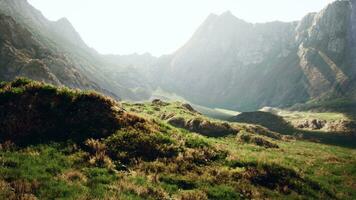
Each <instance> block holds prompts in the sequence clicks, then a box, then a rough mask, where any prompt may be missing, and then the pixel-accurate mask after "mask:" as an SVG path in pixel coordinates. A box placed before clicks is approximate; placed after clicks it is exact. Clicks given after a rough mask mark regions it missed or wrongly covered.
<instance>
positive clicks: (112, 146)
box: [105, 129, 180, 163]
mask: <svg viewBox="0 0 356 200" xmlns="http://www.w3.org/2000/svg"><path fill="white" fill-rule="evenodd" d="M105 142H106V144H107V146H108V149H109V151H110V155H112V156H113V157H116V158H117V159H119V160H121V161H122V162H124V163H129V162H131V161H133V160H134V159H143V160H145V161H152V160H155V159H156V158H159V157H174V156H176V155H177V154H178V152H179V150H180V148H179V147H178V146H177V145H176V142H175V141H173V140H172V139H171V138H170V137H168V136H165V135H163V134H161V133H152V132H149V131H140V130H137V129H122V130H119V131H117V132H116V133H115V134H113V135H112V136H110V137H109V138H107V139H106V140H105Z"/></svg>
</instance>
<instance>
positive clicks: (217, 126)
mask: <svg viewBox="0 0 356 200" xmlns="http://www.w3.org/2000/svg"><path fill="white" fill-rule="evenodd" d="M168 123H169V124H171V125H172V126H175V127H178V128H184V129H187V130H189V131H192V132H197V133H200V134H202V135H206V136H211V137H219V136H225V135H230V134H234V133H238V132H239V130H238V129H236V128H233V127H232V126H231V125H229V124H228V123H221V122H211V121H208V120H204V119H201V118H193V119H190V120H185V119H184V118H183V117H173V118H171V119H169V120H168Z"/></svg>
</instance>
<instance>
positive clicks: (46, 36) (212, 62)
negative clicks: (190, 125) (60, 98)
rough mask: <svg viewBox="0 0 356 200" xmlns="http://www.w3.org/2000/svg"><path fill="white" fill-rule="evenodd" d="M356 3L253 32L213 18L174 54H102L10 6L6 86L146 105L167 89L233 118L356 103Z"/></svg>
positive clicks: (3, 56)
mask: <svg viewBox="0 0 356 200" xmlns="http://www.w3.org/2000/svg"><path fill="white" fill-rule="evenodd" d="M355 6H356V2H355V1H351V0H341V1H335V2H333V3H331V4H329V5H328V6H327V7H325V8H324V9H323V10H322V11H320V12H318V13H310V14H308V15H306V16H305V17H304V18H303V19H301V20H300V21H295V22H289V23H288V22H279V21H275V22H269V23H256V24H253V23H248V22H246V21H244V20H241V19H239V18H237V17H235V16H234V15H233V14H232V13H231V12H225V13H223V14H221V15H215V14H211V15H209V16H208V18H207V19H206V20H205V21H204V22H203V24H202V25H201V26H200V27H199V28H198V30H197V31H196V32H195V34H194V35H193V36H192V38H191V39H190V40H189V41H188V42H187V43H186V44H185V45H184V46H183V47H181V48H180V49H178V50H177V51H176V52H174V53H173V54H170V55H165V56H161V57H159V58H156V57H153V56H151V55H150V54H144V55H138V54H134V55H127V56H120V55H101V54H99V53H97V52H96V51H95V50H94V49H92V48H90V47H88V46H87V45H86V44H85V42H84V41H83V40H82V39H81V37H80V35H79V34H78V33H77V32H76V30H75V29H74V27H73V26H72V25H71V23H70V22H69V21H68V20H67V19H65V18H63V19H60V20H58V21H49V20H47V19H46V18H45V17H44V16H43V15H42V14H41V13H40V11H38V10H36V9H35V8H34V7H32V6H31V5H30V4H29V3H28V2H27V1H26V0H12V1H10V0H0V14H1V15H0V24H1V26H0V32H1V35H0V79H1V80H5V81H9V80H12V79H14V78H15V77H16V76H25V77H29V78H32V79H35V80H42V81H45V82H49V83H52V84H55V85H65V86H69V87H73V88H80V89H93V90H97V91H100V92H102V93H104V94H107V95H110V96H112V97H115V98H117V99H124V100H133V101H141V100H147V99H149V98H150V97H151V95H152V93H153V91H154V90H156V89H157V88H160V89H163V90H165V91H167V92H171V93H175V94H177V95H179V96H182V97H184V98H185V99H187V100H188V101H191V102H193V103H196V104H199V105H203V106H207V107H222V108H228V109H233V110H240V111H249V110H257V109H259V108H261V107H265V106H273V107H289V106H293V105H295V104H303V103H307V102H310V101H328V100H333V99H346V100H351V101H353V100H354V99H355V96H356V83H355V82H356V57H355V56H354V55H356V10H355Z"/></svg>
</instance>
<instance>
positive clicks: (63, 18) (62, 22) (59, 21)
mask: <svg viewBox="0 0 356 200" xmlns="http://www.w3.org/2000/svg"><path fill="white" fill-rule="evenodd" d="M57 23H61V24H70V22H69V20H68V19H67V18H65V17H62V18H60V19H59V20H57Z"/></svg>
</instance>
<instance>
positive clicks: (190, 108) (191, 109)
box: [182, 103, 197, 113]
mask: <svg viewBox="0 0 356 200" xmlns="http://www.w3.org/2000/svg"><path fill="white" fill-rule="evenodd" d="M182 106H183V108H185V109H187V110H189V111H190V112H194V113H197V111H196V110H195V109H194V108H193V107H192V106H191V105H190V104H188V103H184V104H182Z"/></svg>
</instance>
